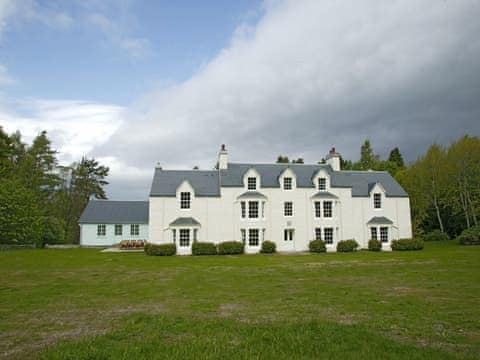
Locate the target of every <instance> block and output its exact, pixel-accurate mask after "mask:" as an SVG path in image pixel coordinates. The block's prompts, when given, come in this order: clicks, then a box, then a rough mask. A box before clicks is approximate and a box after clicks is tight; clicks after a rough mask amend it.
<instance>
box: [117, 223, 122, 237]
mask: <svg viewBox="0 0 480 360" xmlns="http://www.w3.org/2000/svg"><path fill="white" fill-rule="evenodd" d="M115 235H116V236H120V235H122V224H115Z"/></svg>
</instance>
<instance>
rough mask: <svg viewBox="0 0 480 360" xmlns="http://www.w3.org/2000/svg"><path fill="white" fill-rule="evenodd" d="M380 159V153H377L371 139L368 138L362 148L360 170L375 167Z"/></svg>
mask: <svg viewBox="0 0 480 360" xmlns="http://www.w3.org/2000/svg"><path fill="white" fill-rule="evenodd" d="M379 160H380V158H379V156H378V155H375V154H374V152H373V149H372V145H371V144H370V140H368V139H366V140H365V142H364V143H363V144H362V146H361V148H360V161H359V164H358V167H360V169H359V170H370V169H374V168H375V165H376V163H377V162H378V161H379Z"/></svg>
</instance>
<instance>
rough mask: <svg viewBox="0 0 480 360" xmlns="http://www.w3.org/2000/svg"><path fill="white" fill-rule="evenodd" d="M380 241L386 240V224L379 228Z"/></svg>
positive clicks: (384, 241)
mask: <svg viewBox="0 0 480 360" xmlns="http://www.w3.org/2000/svg"><path fill="white" fill-rule="evenodd" d="M380 241H381V242H382V243H386V242H388V227H386V226H382V227H381V228H380Z"/></svg>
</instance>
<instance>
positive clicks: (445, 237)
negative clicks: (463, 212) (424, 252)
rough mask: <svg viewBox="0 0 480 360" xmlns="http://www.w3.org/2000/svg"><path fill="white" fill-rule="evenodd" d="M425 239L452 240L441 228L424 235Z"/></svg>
mask: <svg viewBox="0 0 480 360" xmlns="http://www.w3.org/2000/svg"><path fill="white" fill-rule="evenodd" d="M422 238H423V241H446V240H450V237H449V236H448V234H446V233H442V232H441V231H440V230H433V231H431V232H429V233H427V234H425V235H423V237H422Z"/></svg>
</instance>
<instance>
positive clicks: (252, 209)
mask: <svg viewBox="0 0 480 360" xmlns="http://www.w3.org/2000/svg"><path fill="white" fill-rule="evenodd" d="M254 204H255V205H256V209H255V206H252V205H254ZM258 205H259V204H258V201H257V200H254V201H249V202H248V218H249V219H258V217H259V209H258V207H259V206H258ZM253 214H256V216H253Z"/></svg>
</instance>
